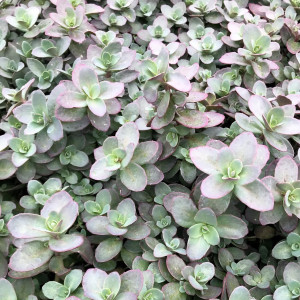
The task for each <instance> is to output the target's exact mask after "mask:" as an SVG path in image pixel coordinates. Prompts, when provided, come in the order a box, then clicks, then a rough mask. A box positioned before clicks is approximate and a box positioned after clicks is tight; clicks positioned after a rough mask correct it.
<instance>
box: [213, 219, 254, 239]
mask: <svg viewBox="0 0 300 300" xmlns="http://www.w3.org/2000/svg"><path fill="white" fill-rule="evenodd" d="M217 231H218V233H219V235H220V237H222V238H226V239H233V240H235V239H241V238H243V237H244V236H246V235H247V233H248V226H247V224H246V223H245V222H244V221H243V220H241V219H240V218H238V217H236V216H233V215H227V214H223V215H221V216H219V217H218V225H217Z"/></svg>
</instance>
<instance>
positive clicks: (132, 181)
mask: <svg viewBox="0 0 300 300" xmlns="http://www.w3.org/2000/svg"><path fill="white" fill-rule="evenodd" d="M120 179H121V181H122V183H123V184H124V185H125V186H126V187H127V188H128V189H129V190H131V191H134V192H139V191H143V190H144V189H145V187H146V185H147V176H146V173H145V171H144V169H143V168H142V167H141V166H139V165H138V164H135V163H130V164H129V165H128V166H127V167H126V168H124V169H123V170H121V171H120Z"/></svg>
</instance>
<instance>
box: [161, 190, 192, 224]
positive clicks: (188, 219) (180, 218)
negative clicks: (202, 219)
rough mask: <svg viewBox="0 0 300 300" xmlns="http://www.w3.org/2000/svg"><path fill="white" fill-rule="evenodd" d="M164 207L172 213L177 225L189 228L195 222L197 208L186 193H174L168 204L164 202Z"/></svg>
mask: <svg viewBox="0 0 300 300" xmlns="http://www.w3.org/2000/svg"><path fill="white" fill-rule="evenodd" d="M165 207H166V209H167V210H168V211H169V212H170V213H171V214H172V216H173V218H174V219H175V222H176V223H177V224H178V225H179V226H182V227H185V228H189V227H191V226H193V225H194V224H195V221H194V218H195V216H196V213H197V208H196V206H195V204H194V202H193V200H192V199H190V198H189V196H188V195H176V196H174V197H172V199H171V201H170V204H167V203H165Z"/></svg>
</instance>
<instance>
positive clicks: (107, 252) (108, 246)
mask: <svg viewBox="0 0 300 300" xmlns="http://www.w3.org/2000/svg"><path fill="white" fill-rule="evenodd" d="M122 246H123V242H122V240H120V239H119V238H117V237H110V238H108V239H106V240H104V241H103V242H101V243H100V244H99V246H98V247H97V248H96V253H95V258H96V260H97V261H98V262H106V261H109V260H111V259H113V258H114V257H115V256H117V255H118V254H119V253H120V251H121V249H122Z"/></svg>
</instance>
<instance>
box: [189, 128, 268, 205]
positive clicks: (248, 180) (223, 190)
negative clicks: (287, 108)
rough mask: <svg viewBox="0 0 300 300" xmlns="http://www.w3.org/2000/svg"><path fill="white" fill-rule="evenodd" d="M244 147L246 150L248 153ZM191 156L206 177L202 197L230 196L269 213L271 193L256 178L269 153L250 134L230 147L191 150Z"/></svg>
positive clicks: (245, 134) (241, 135)
mask: <svg viewBox="0 0 300 300" xmlns="http://www.w3.org/2000/svg"><path fill="white" fill-rule="evenodd" d="M222 146H223V145H222ZM244 147H247V153H245V151H244ZM190 157H191V160H192V161H193V163H194V164H195V165H196V167H197V168H198V169H200V170H201V171H202V172H204V173H207V174H209V176H208V177H206V178H205V179H204V180H203V182H202V184H201V192H202V194H203V195H204V196H205V197H207V198H212V199H218V198H222V197H224V196H226V195H228V194H229V193H233V194H234V195H235V196H236V197H237V198H238V199H239V200H240V201H242V202H243V203H244V204H246V205H247V206H248V207H250V208H252V209H255V210H258V211H268V210H271V209H272V208H273V206H274V198H273V195H272V193H271V192H270V191H269V189H268V188H267V187H266V186H265V185H264V183H263V182H262V181H260V180H259V179H258V177H259V175H260V173H261V170H262V168H263V167H264V166H265V164H266V162H267V161H268V159H269V151H268V149H267V148H266V147H265V146H262V145H259V144H258V143H257V141H256V138H255V137H254V135H253V134H251V133H242V134H240V135H239V136H237V137H236V138H235V139H234V140H233V141H232V142H231V144H230V145H229V147H228V146H226V145H224V146H223V147H221V148H220V149H216V148H214V147H211V146H200V147H197V148H192V149H191V150H190ZM204 158H205V159H204ZM254 191H255V192H257V191H259V192H258V195H257V197H256V199H253V197H252V193H253V192H254ZM260 197H261V198H260Z"/></svg>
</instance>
